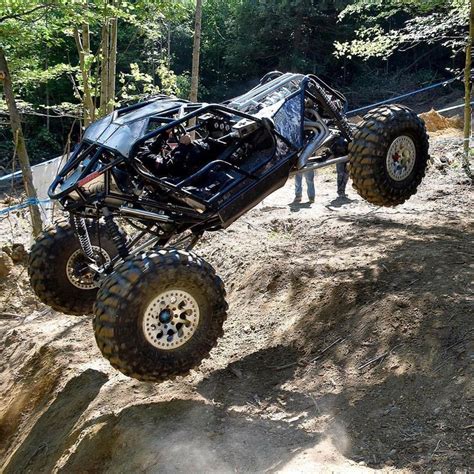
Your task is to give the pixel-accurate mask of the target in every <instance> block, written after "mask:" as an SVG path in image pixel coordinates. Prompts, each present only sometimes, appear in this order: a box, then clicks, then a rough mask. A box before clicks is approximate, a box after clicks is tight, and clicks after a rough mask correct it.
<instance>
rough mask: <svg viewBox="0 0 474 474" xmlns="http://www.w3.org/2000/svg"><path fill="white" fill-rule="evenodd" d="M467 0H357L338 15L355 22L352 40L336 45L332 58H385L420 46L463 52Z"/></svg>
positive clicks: (466, 23)
mask: <svg viewBox="0 0 474 474" xmlns="http://www.w3.org/2000/svg"><path fill="white" fill-rule="evenodd" d="M469 5H470V0H357V1H356V2H354V3H353V4H351V5H349V6H347V7H346V8H345V9H344V10H343V11H342V12H341V13H340V15H339V19H340V20H341V21H344V20H347V19H352V20H353V19H355V20H356V23H357V25H358V28H357V29H356V30H355V34H354V37H353V38H352V39H350V40H346V41H344V42H336V44H335V46H336V50H335V52H334V54H335V56H336V57H342V56H348V57H352V56H355V57H359V58H362V59H364V60H367V59H369V58H374V57H379V58H387V57H389V56H391V55H392V54H393V53H394V52H395V51H396V50H406V49H407V48H410V47H413V46H414V45H419V44H421V43H425V44H431V45H436V44H440V45H442V46H444V47H448V48H449V49H450V50H451V51H452V53H453V54H456V53H458V52H460V51H461V50H462V49H463V46H464V44H465V40H466V34H467V25H468V9H469Z"/></svg>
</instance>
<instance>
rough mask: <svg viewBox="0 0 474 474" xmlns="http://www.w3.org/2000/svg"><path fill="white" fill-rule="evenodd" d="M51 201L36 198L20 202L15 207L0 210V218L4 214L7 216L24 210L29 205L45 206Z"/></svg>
mask: <svg viewBox="0 0 474 474" xmlns="http://www.w3.org/2000/svg"><path fill="white" fill-rule="evenodd" d="M50 201H51V199H37V198H29V199H27V200H26V201H24V202H22V203H21V204H16V205H15V206H10V207H6V208H5V209H2V210H0V216H3V215H4V214H8V213H10V212H13V211H18V210H19V209H24V208H25V207H28V206H31V205H38V204H46V203H47V202H50Z"/></svg>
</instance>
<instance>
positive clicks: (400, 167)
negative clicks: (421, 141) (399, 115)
mask: <svg viewBox="0 0 474 474" xmlns="http://www.w3.org/2000/svg"><path fill="white" fill-rule="evenodd" d="M415 160H416V146H415V142H414V141H413V139H412V138H410V137H408V136H406V135H400V136H399V137H397V138H395V140H393V142H392V144H391V145H390V147H389V149H388V153H387V171H388V175H389V176H390V178H392V179H393V180H395V181H402V180H404V179H405V178H406V177H407V176H409V175H410V173H411V172H412V171H413V167H414V166H415Z"/></svg>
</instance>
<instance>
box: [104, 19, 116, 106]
mask: <svg viewBox="0 0 474 474" xmlns="http://www.w3.org/2000/svg"><path fill="white" fill-rule="evenodd" d="M116 67H117V18H112V19H111V20H110V41H109V61H108V64H107V76H108V85H107V96H108V97H107V106H106V110H107V113H108V114H109V113H111V112H113V111H114V100H115V74H116V71H115V70H116Z"/></svg>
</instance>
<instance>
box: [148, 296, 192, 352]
mask: <svg viewBox="0 0 474 474" xmlns="http://www.w3.org/2000/svg"><path fill="white" fill-rule="evenodd" d="M198 324H199V306H198V304H197V303H196V300H195V299H194V298H193V297H192V296H191V295H190V294H189V293H188V292H187V291H184V290H169V291H165V292H163V293H161V294H159V295H158V296H157V297H156V298H154V299H153V300H152V301H151V302H150V304H149V305H148V306H147V308H146V310H145V315H144V317H143V322H142V329H143V334H144V335H145V339H146V340H147V341H148V342H149V343H150V344H151V345H152V346H154V347H156V348H157V349H162V350H171V349H176V348H177V347H180V346H182V345H183V344H185V343H186V342H188V341H189V339H191V338H192V337H193V335H194V333H195V332H196V329H197V327H198Z"/></svg>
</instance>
